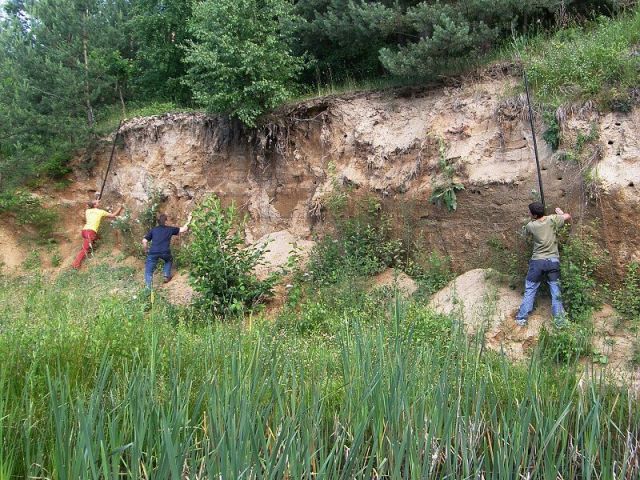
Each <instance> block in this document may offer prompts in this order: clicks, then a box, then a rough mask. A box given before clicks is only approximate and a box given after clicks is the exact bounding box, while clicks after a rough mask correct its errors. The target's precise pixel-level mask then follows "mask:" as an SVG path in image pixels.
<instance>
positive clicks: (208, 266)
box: [189, 196, 279, 315]
mask: <svg viewBox="0 0 640 480" xmlns="http://www.w3.org/2000/svg"><path fill="white" fill-rule="evenodd" d="M191 233H192V241H191V244H190V245H189V256H190V265H189V269H190V270H189V274H190V278H191V284H192V285H193V288H194V289H195V290H196V291H197V292H198V293H199V294H200V295H199V296H198V303H199V304H200V306H202V307H204V308H205V309H206V310H208V311H211V312H213V313H215V314H223V315H224V314H239V313H242V312H244V311H245V310H251V309H253V308H254V307H256V306H257V305H258V304H259V303H260V302H262V301H264V300H265V299H266V298H268V297H270V296H271V294H272V291H273V287H274V285H275V283H276V281H277V280H278V278H279V275H278V274H276V273H274V274H271V275H270V276H268V277H267V278H266V279H264V280H258V278H256V275H255V273H254V268H255V267H256V266H257V265H258V264H259V263H260V262H261V258H262V256H263V254H264V253H265V251H266V250H267V248H268V245H258V246H247V245H246V243H245V239H244V222H243V221H242V220H241V219H239V216H238V211H237V209H236V207H235V206H234V205H233V204H232V205H230V206H229V207H227V208H223V207H222V205H221V204H220V200H219V199H218V198H217V197H215V196H211V197H209V198H207V199H206V200H204V201H203V202H202V203H201V204H200V205H199V206H198V207H197V208H196V210H195V211H194V212H193V223H192V225H191Z"/></svg>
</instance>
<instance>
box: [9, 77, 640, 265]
mask: <svg viewBox="0 0 640 480" xmlns="http://www.w3.org/2000/svg"><path fill="white" fill-rule="evenodd" d="M517 83H518V77H514V76H511V74H510V71H509V68H505V69H501V68H497V67H496V68H494V69H492V70H489V71H487V72H485V73H484V74H482V75H479V76H476V77H474V78H471V79H468V80H464V81H461V82H460V83H459V84H457V85H456V86H448V87H441V88H437V89H430V90H426V89H400V90H393V91H385V92H374V93H361V94H353V95H346V96H341V97H327V98H322V99H316V100H312V101H308V102H303V103H301V104H297V105H293V106H290V107H287V108H284V109H282V110H281V111H279V112H277V113H276V114H274V115H273V116H272V117H271V118H270V119H269V122H268V123H267V124H266V126H264V127H263V128H261V129H258V130H247V129H245V128H243V127H242V126H241V125H239V124H237V123H235V122H232V121H229V120H227V119H224V118H220V117H214V116H207V115H204V114H199V113H193V114H167V115H163V116H158V117H151V118H135V119H131V120H128V121H126V122H125V123H124V125H123V127H122V138H121V141H119V142H118V146H117V148H116V154H115V158H114V165H113V168H112V171H111V173H110V174H109V177H108V179H107V185H106V190H105V195H104V200H105V203H106V204H107V205H109V204H111V205H117V204H118V203H124V204H126V205H127V207H128V208H129V209H131V210H132V211H133V214H134V218H135V215H136V214H138V213H139V212H141V211H143V210H144V209H145V208H146V207H147V206H148V202H149V201H150V199H151V198H152V197H153V195H154V192H160V193H161V194H162V195H163V196H164V198H165V199H166V201H165V202H164V203H163V206H162V209H163V210H164V211H166V212H167V213H168V214H169V216H170V217H171V219H172V220H173V222H175V223H180V222H181V221H183V220H184V218H185V217H186V215H187V212H188V211H189V210H191V209H192V208H193V206H194V205H195V204H196V203H197V202H198V201H199V200H200V199H201V198H203V197H204V196H206V195H208V194H210V193H215V194H217V195H219V196H220V197H222V198H223V201H224V202H226V203H228V202H231V201H235V202H236V204H238V205H239V206H241V207H242V209H243V210H244V211H246V212H247V213H248V214H249V216H250V222H249V223H248V227H247V233H248V235H249V239H250V240H251V241H257V240H258V239H260V238H262V237H264V236H265V235H268V234H274V233H275V232H280V233H279V235H280V236H281V237H282V238H293V239H296V240H305V241H308V240H311V239H312V234H313V232H314V231H316V230H318V229H322V227H323V219H324V216H325V213H326V205H327V202H328V199H329V197H330V196H331V194H332V192H334V191H335V190H336V188H346V189H348V190H349V191H350V192H351V193H352V194H356V195H360V194H362V195H364V194H372V195H375V196H377V197H378V198H379V199H381V200H382V202H383V205H384V209H385V211H387V212H389V213H391V214H392V215H394V216H395V218H396V220H397V225H398V226H399V227H398V228H400V227H402V228H404V231H403V234H404V235H405V236H407V235H408V236H409V237H411V238H413V239H415V240H416V241H419V243H420V244H421V246H422V248H424V249H425V250H429V249H436V250H439V251H441V252H443V253H446V254H448V255H450V256H451V257H452V258H453V261H454V266H455V268H456V269H457V270H459V271H466V270H469V269H471V268H474V267H486V266H489V262H490V260H491V258H490V257H491V256H490V253H491V252H490V248H489V247H488V244H489V243H492V242H493V244H495V243H496V242H497V243H500V244H502V245H504V246H506V247H508V246H513V245H514V244H515V243H516V242H517V241H518V239H517V236H516V234H515V232H516V231H517V230H518V228H519V227H520V225H521V224H522V222H523V221H525V220H526V217H527V215H526V205H527V203H528V202H529V201H530V200H531V199H532V193H531V192H532V190H535V189H537V181H536V176H535V163H534V161H533V155H532V141H531V134H530V132H529V127H528V122H527V121H526V117H525V116H524V112H525V110H526V109H525V108H524V107H525V105H524V103H523V101H522V98H521V97H520V96H517V95H514V94H513V92H514V86H515V85H516V84H517ZM638 125H640V109H637V108H636V109H635V110H634V111H632V112H631V113H628V114H621V113H620V114H618V113H616V114H606V115H600V114H599V113H598V112H597V111H595V110H594V109H593V108H592V107H591V106H590V104H587V105H584V106H577V107H575V108H572V109H567V111H566V112H564V118H563V128H564V134H563V135H564V137H565V138H566V139H567V140H566V141H565V144H563V145H562V147H563V148H564V149H565V150H568V151H569V153H571V150H572V149H573V150H575V144H576V139H577V138H578V137H579V135H583V136H584V135H585V134H586V132H590V131H591V130H593V131H594V132H595V135H594V139H593V140H591V141H590V142H589V143H588V144H586V145H585V146H582V147H581V149H582V152H581V162H582V163H581V164H579V163H577V162H574V161H570V160H569V161H568V160H566V159H565V160H563V159H562V158H561V157H571V155H567V154H565V155H563V154H562V152H560V153H553V152H552V151H551V150H550V149H549V148H548V147H547V146H546V144H545V142H543V141H542V140H541V139H540V136H541V133H542V129H543V126H542V125H541V124H539V127H538V129H539V132H538V134H539V143H538V145H539V149H540V156H541V160H542V165H543V179H544V182H545V193H546V197H547V203H548V204H549V205H550V206H552V207H553V206H556V205H560V206H562V207H563V208H564V209H565V210H567V211H570V212H571V213H573V214H574V217H575V219H576V220H575V222H574V228H579V227H580V226H581V225H584V224H587V223H589V222H591V221H593V220H595V221H597V223H596V227H595V228H596V230H595V232H596V237H597V238H599V239H601V244H602V247H603V248H608V249H609V251H610V252H611V259H612V264H613V267H614V269H613V270H612V272H616V271H617V272H620V271H621V269H622V268H623V266H624V265H626V264H627V263H628V262H629V261H630V260H632V259H640V254H639V252H640V229H638V223H639V221H638V218H639V217H638V213H639V209H640V207H639V205H640V195H639V192H638V186H639V185H640V146H639V142H640V135H639V132H638V129H639V127H638ZM110 151H111V144H110V139H105V141H104V142H103V144H102V145H101V146H99V147H98V148H96V149H95V150H93V151H87V152H82V154H80V155H79V156H78V158H77V159H76V160H75V162H74V172H73V174H72V176H71V179H72V181H73V182H72V184H71V186H70V187H69V188H67V189H66V190H64V191H62V192H59V191H53V190H50V191H47V190H46V189H44V190H43V191H42V192H40V194H41V195H42V196H43V198H44V200H45V202H46V203H47V204H48V205H50V206H51V208H57V209H58V210H59V211H60V212H61V216H62V222H61V224H60V225H59V226H58V233H59V234H58V244H59V246H58V248H59V251H60V254H61V255H62V256H63V258H64V259H65V260H64V261H63V268H64V267H66V266H67V264H68V263H69V261H70V260H69V258H70V256H71V255H72V254H73V252H74V250H75V249H77V248H78V231H79V229H80V227H81V222H80V220H79V219H78V215H79V214H81V212H82V208H83V202H84V201H86V199H87V198H88V197H90V196H92V195H93V193H94V192H95V191H97V190H99V188H100V184H101V181H102V176H103V175H104V172H105V170H106V165H107V161H108V158H109V153H110ZM443 162H444V163H446V164H447V165H448V166H450V167H452V172H453V174H452V176H451V177H450V178H449V177H447V175H446V174H445V173H444V172H443V168H442V164H443ZM449 181H452V182H453V181H455V182H458V183H461V184H463V185H464V187H465V190H464V191H461V192H458V195H457V197H458V209H457V211H456V212H453V213H450V212H448V211H447V210H446V209H445V208H443V207H441V206H436V205H432V204H431V203H430V202H429V197H430V195H431V193H432V192H433V190H434V188H435V187H437V186H439V185H442V184H444V183H446V182H449ZM407 227H409V228H408V229H407ZM2 230H3V234H2V238H3V239H7V238H9V233H10V232H7V230H8V229H7V228H6V227H4V226H3V227H2ZM105 233H106V231H105ZM115 240H116V243H117V240H118V239H115ZM7 242H8V240H3V245H7V247H4V248H3V249H2V251H1V252H0V253H2V259H0V260H2V261H4V263H5V264H17V263H19V262H20V258H24V256H25V252H27V251H28V250H29V248H28V247H26V246H25V247H23V246H22V245H20V242H14V243H11V244H10V243H7ZM287 242H289V240H287ZM289 243H290V242H289Z"/></svg>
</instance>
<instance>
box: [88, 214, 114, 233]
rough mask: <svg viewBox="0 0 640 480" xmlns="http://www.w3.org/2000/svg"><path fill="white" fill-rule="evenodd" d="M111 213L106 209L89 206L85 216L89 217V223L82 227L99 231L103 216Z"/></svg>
mask: <svg viewBox="0 0 640 480" xmlns="http://www.w3.org/2000/svg"><path fill="white" fill-rule="evenodd" d="M107 215H109V212H107V211H106V210H102V209H100V208H88V209H87V210H86V211H85V212H84V216H85V218H86V219H87V223H86V224H85V225H84V227H83V228H82V229H83V230H93V231H94V232H96V233H97V232H98V228H100V222H101V221H102V217H106V216H107Z"/></svg>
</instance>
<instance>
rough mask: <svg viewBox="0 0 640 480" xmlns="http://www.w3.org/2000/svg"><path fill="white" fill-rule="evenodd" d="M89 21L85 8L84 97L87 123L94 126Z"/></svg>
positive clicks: (83, 49)
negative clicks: (90, 93)
mask: <svg viewBox="0 0 640 480" xmlns="http://www.w3.org/2000/svg"><path fill="white" fill-rule="evenodd" d="M88 21H89V9H88V8H87V9H86V10H85V17H84V23H83V25H82V53H83V55H84V98H85V103H86V106H87V123H88V124H89V128H93V125H94V124H95V117H94V115H93V107H92V106H91V96H90V95H89V92H90V89H89V54H88V44H89V39H88V35H87V22H88Z"/></svg>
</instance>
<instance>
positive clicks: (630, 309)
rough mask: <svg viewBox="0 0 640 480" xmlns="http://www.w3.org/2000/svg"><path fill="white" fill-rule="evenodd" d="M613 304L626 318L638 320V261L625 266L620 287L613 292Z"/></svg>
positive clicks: (639, 282) (639, 285)
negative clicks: (625, 270)
mask: <svg viewBox="0 0 640 480" xmlns="http://www.w3.org/2000/svg"><path fill="white" fill-rule="evenodd" d="M613 306H614V307H616V310H618V312H620V314H621V315H622V316H624V317H625V318H626V319H627V320H632V321H634V322H640V263H638V262H631V263H630V264H629V265H628V266H627V273H626V275H625V277H624V280H623V282H622V287H621V288H620V289H619V290H617V291H615V292H614V294H613Z"/></svg>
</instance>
